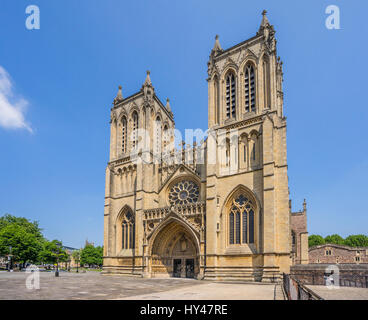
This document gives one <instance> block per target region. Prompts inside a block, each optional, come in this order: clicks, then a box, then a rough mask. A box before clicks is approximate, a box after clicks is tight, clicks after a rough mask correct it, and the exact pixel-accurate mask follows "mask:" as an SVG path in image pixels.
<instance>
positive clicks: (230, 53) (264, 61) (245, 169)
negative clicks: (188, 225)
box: [206, 11, 291, 281]
mask: <svg viewBox="0 0 368 320" xmlns="http://www.w3.org/2000/svg"><path fill="white" fill-rule="evenodd" d="M262 16H263V17H262V22H261V26H260V28H259V30H258V32H257V34H256V36H254V37H252V38H250V39H248V40H246V41H244V42H242V43H239V44H237V45H235V46H233V47H231V48H228V49H226V50H223V49H222V48H221V45H220V42H219V37H218V36H216V40H215V45H214V47H213V49H212V51H211V54H210V58H209V62H208V79H207V81H208V126H209V129H212V131H213V135H212V136H213V138H212V139H208V145H207V147H208V153H209V155H208V157H207V158H208V160H207V161H208V163H207V203H206V209H207V216H206V221H207V225H206V256H207V261H206V278H215V279H219V278H221V279H224V278H234V277H235V278H236V277H237V278H249V279H255V280H257V279H262V280H263V281H267V280H269V279H271V278H273V277H274V275H276V274H278V273H279V272H288V271H289V266H290V263H291V260H290V213H289V191H288V175H287V159H286V118H285V117H284V116H283V90H282V81H283V73H282V62H281V61H280V58H279V57H278V56H277V52H276V39H275V30H274V27H273V26H272V25H271V24H270V23H269V21H268V19H267V16H266V11H264V12H263V13H262ZM214 150H216V152H214ZM211 158H212V159H216V161H210V159H211ZM229 190H231V192H230V193H229ZM244 198H245V200H244ZM247 203H248V204H247ZM249 205H250V207H251V208H252V209H251V210H248V209H249V208H248V209H246V207H247V206H249ZM245 212H246V213H245ZM234 266H236V268H234Z"/></svg>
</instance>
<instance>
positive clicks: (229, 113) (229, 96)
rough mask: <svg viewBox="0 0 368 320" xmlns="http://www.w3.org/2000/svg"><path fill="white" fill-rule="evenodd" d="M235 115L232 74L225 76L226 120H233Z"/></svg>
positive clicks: (234, 87)
mask: <svg viewBox="0 0 368 320" xmlns="http://www.w3.org/2000/svg"><path fill="white" fill-rule="evenodd" d="M235 115H236V85H235V76H234V73H232V72H230V73H229V74H228V75H227V76H226V118H228V119H229V118H235Z"/></svg>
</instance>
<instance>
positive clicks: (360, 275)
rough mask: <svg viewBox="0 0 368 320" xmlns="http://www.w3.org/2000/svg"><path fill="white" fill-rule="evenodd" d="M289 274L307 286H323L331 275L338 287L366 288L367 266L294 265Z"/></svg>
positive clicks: (367, 281)
mask: <svg viewBox="0 0 368 320" xmlns="http://www.w3.org/2000/svg"><path fill="white" fill-rule="evenodd" d="M290 274H291V275H292V276H293V277H294V278H295V279H297V280H299V281H301V282H302V283H303V284H307V285H325V284H326V279H327V278H328V277H329V276H331V275H332V278H333V279H334V281H337V279H338V281H339V285H340V286H347V287H360V288H368V264H358V265H357V264H304V265H294V266H292V267H291V268H290ZM336 284H337V283H336Z"/></svg>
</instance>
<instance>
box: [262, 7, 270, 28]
mask: <svg viewBox="0 0 368 320" xmlns="http://www.w3.org/2000/svg"><path fill="white" fill-rule="evenodd" d="M267 26H270V22H269V21H268V18H267V11H266V10H263V11H262V22H261V27H263V28H265V27H267Z"/></svg>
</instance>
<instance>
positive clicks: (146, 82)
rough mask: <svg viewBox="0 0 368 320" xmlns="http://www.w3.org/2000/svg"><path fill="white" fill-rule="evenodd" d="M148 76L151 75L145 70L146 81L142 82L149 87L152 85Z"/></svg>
mask: <svg viewBox="0 0 368 320" xmlns="http://www.w3.org/2000/svg"><path fill="white" fill-rule="evenodd" d="M150 74H151V72H150V71H149V70H147V76H146V80H145V81H144V84H145V85H150V86H151V85H152V82H151V78H150Z"/></svg>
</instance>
